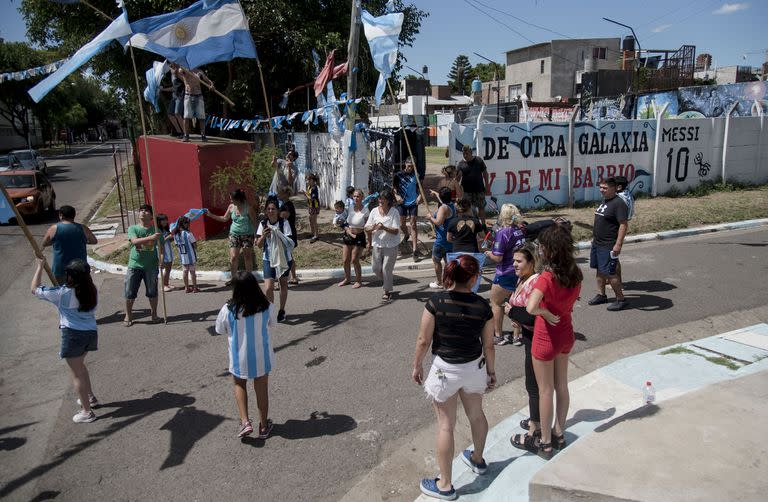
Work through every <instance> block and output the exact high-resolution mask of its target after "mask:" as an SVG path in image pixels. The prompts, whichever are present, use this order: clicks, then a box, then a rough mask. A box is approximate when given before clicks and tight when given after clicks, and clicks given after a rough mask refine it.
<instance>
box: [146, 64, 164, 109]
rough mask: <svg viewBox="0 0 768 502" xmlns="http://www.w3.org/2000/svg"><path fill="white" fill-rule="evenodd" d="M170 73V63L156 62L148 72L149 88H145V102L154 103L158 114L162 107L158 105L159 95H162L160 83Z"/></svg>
mask: <svg viewBox="0 0 768 502" xmlns="http://www.w3.org/2000/svg"><path fill="white" fill-rule="evenodd" d="M167 71H168V61H163V62H162V63H161V62H160V61H155V62H154V63H152V68H150V69H149V70H147V73H146V74H145V76H146V77H147V87H145V88H144V100H145V101H149V102H150V103H152V106H153V107H154V108H155V111H156V112H157V113H160V105H158V104H157V95H158V94H159V93H160V82H161V81H162V80H163V75H165V73H166V72H167Z"/></svg>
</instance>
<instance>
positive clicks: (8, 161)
mask: <svg viewBox="0 0 768 502" xmlns="http://www.w3.org/2000/svg"><path fill="white" fill-rule="evenodd" d="M19 167H21V161H20V160H19V159H18V157H16V156H15V155H14V154H12V153H9V154H6V155H0V171H7V170H8V169H18V168H19Z"/></svg>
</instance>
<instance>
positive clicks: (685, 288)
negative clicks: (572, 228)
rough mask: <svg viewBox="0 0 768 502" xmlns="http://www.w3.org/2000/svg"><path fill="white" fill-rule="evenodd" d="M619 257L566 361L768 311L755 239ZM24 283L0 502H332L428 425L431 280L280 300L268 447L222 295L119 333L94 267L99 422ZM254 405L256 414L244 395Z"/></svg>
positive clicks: (171, 298) (766, 270)
mask: <svg viewBox="0 0 768 502" xmlns="http://www.w3.org/2000/svg"><path fill="white" fill-rule="evenodd" d="M580 260H581V261H582V263H585V262H586V254H585V253H584V252H582V254H581V255H580ZM623 263H624V274H625V278H626V280H627V281H628V284H627V285H628V288H627V289H628V291H627V296H628V298H629V299H630V301H631V302H632V305H633V308H632V309H631V310H628V311H625V312H622V313H609V312H607V311H606V310H605V308H604V307H588V306H586V305H585V301H582V302H579V304H578V305H577V308H576V310H575V314H574V321H575V324H576V328H577V331H578V332H579V333H581V336H580V337H579V338H580V341H578V342H577V345H576V348H575V350H576V351H582V350H584V349H586V348H589V347H596V346H600V345H603V344H607V343H609V342H613V341H616V340H621V339H623V338H625V337H632V336H635V335H639V334H642V333H646V332H650V331H653V330H656V329H660V328H664V327H670V326H675V325H677V324H679V323H683V322H686V321H691V320H697V319H702V318H705V317H708V316H713V315H717V314H721V313H726V312H732V311H735V310H741V309H748V308H752V307H757V306H763V305H766V304H768V288H765V284H764V282H765V281H764V278H765V277H766V275H768V229H758V230H751V231H738V232H737V231H734V232H725V233H719V234H708V235H705V236H699V237H693V238H684V239H676V240H670V241H661V242H650V243H642V244H636V245H629V246H627V247H626V248H625V252H624V254H623ZM30 274H31V270H29V268H27V269H24V270H20V274H19V277H18V278H17V279H16V280H15V281H14V282H13V284H12V285H11V287H10V288H9V289H8V291H7V292H6V293H5V294H3V295H2V296H1V297H0V301H2V305H3V314H2V330H3V332H4V333H6V335H5V336H3V337H2V338H0V354H2V356H1V357H2V368H0V378H2V380H1V381H2V384H1V387H0V406H1V407H2V409H4V410H8V411H5V412H4V413H3V415H2V417H0V440H3V441H5V440H6V439H8V438H10V439H12V441H9V442H8V444H9V445H10V447H8V448H5V451H0V458H1V459H2V461H0V482H1V484H0V486H2V487H1V488H0V497H4V496H7V497H9V498H10V499H11V500H30V499H31V498H33V497H35V496H40V495H41V494H43V495H44V496H48V497H53V496H58V497H57V499H58V500H73V499H75V498H91V499H95V498H104V497H113V498H114V497H116V498H120V499H142V498H149V497H158V496H162V497H163V498H166V499H171V500H177V499H178V500H182V499H184V500H186V499H190V498H194V499H200V500H208V499H213V498H219V499H220V498H224V499H227V500H245V499H252V498H253V497H254V495H256V496H258V498H259V499H260V500H277V499H286V500H306V499H319V500H338V499H339V498H340V497H341V496H342V495H343V494H344V493H346V491H347V490H348V489H349V488H350V487H352V486H353V485H354V484H355V482H356V481H357V480H358V479H360V477H361V476H363V475H364V474H365V473H366V472H367V471H369V470H370V469H371V468H372V467H374V466H375V465H377V464H378V463H379V462H380V461H381V460H383V459H384V458H386V456H387V454H388V452H390V451H391V450H392V448H393V447H394V446H395V445H396V444H397V443H398V442H402V439H403V438H404V437H406V436H408V435H409V434H412V433H414V432H415V431H418V430H420V429H422V428H423V427H425V426H426V425H428V424H431V423H432V421H433V416H432V410H431V408H430V406H429V404H428V402H427V401H426V399H425V398H424V394H423V393H422V392H421V391H420V389H419V388H418V387H416V386H415V385H414V384H412V383H411V382H410V369H409V366H410V361H411V358H412V353H413V346H414V340H415V334H416V327H417V326H416V324H417V322H418V319H419V316H420V312H421V310H422V308H423V302H424V301H425V299H426V298H427V297H428V296H429V291H428V289H427V284H428V282H429V280H430V277H429V276H428V275H423V274H422V275H421V276H420V277H417V276H410V277H407V278H406V277H401V278H399V280H398V281H397V283H396V289H397V290H398V291H399V292H400V295H399V298H398V299H397V300H396V301H394V302H392V303H391V304H389V305H381V304H380V303H379V296H380V288H379V287H378V286H376V285H373V286H371V287H365V288H363V289H361V290H351V289H349V288H343V289H340V288H337V287H336V286H335V285H332V284H318V283H308V284H306V285H302V286H300V287H299V288H298V289H296V290H292V291H291V293H290V296H289V305H288V322H287V323H286V324H284V325H280V326H279V327H278V328H277V329H276V331H275V333H274V345H275V347H276V351H277V354H276V361H277V364H276V369H275V370H274V372H273V375H272V381H271V397H272V403H271V405H272V407H271V413H270V414H271V416H272V418H273V419H274V421H275V424H276V426H275V430H274V437H272V438H270V439H269V440H267V441H266V442H260V441H256V440H251V441H248V442H245V443H241V442H240V441H238V440H236V439H235V437H234V436H235V432H236V424H237V414H236V408H235V403H234V399H233V397H232V390H231V382H230V379H229V378H228V377H227V371H226V368H227V356H226V340H224V339H222V338H221V337H218V336H214V335H213V333H212V332H211V329H210V328H211V325H212V321H213V319H214V318H215V315H216V313H217V312H218V310H219V308H220V306H221V305H222V304H223V303H224V301H225V300H226V298H227V296H226V291H225V290H224V288H222V287H221V285H219V284H208V285H204V287H205V292H203V293H201V294H196V295H186V294H184V293H182V292H174V293H172V294H169V295H168V308H169V320H170V324H169V325H167V326H151V325H148V324H144V323H142V322H141V321H142V319H139V321H140V322H139V323H137V324H136V325H134V326H133V327H132V328H129V329H126V328H123V327H122V325H121V323H120V319H121V317H122V314H121V312H120V310H121V303H122V300H121V298H120V294H121V291H122V279H121V278H120V277H117V276H111V275H107V274H99V275H98V276H97V278H98V285H99V287H100V291H101V302H100V307H99V314H98V316H99V322H100V340H99V343H100V350H99V351H98V352H97V353H96V354H94V355H93V356H92V357H91V358H90V359H91V363H90V367H91V371H92V375H93V381H94V389H95V391H96V393H97V395H98V396H99V398H100V399H101V400H102V402H104V403H105V406H104V408H103V409H101V410H99V411H98V414H99V416H100V419H99V420H98V421H96V422H95V423H93V424H91V425H75V424H73V423H72V422H71V416H72V414H73V413H74V412H75V410H76V406H75V404H74V394H73V392H72V390H71V388H70V385H69V383H68V381H67V375H66V370H65V367H64V365H63V363H61V362H60V361H59V360H58V359H57V357H56V349H57V345H58V341H57V334H56V330H55V323H56V321H55V319H56V316H55V313H54V311H53V310H52V309H51V308H50V307H49V306H48V305H45V304H42V303H40V302H30V301H29V300H28V296H27V293H26V288H27V283H28V280H29V276H30ZM587 275H589V274H588V273H587ZM592 282H593V281H592V280H591V279H587V280H586V282H585V285H584V291H583V293H582V298H584V300H586V299H587V298H589V297H590V296H591V295H592V293H593V284H592ZM484 289H487V287H486V288H484ZM146 306H147V305H146V301H145V300H144V299H143V298H140V299H139V300H138V301H137V307H138V308H146ZM142 315H148V312H146V311H145V312H144V313H143V314H142ZM497 353H498V363H497V372H498V374H499V378H500V381H501V382H509V381H511V380H512V379H515V378H517V377H519V376H520V375H521V366H522V354H521V349H519V348H516V347H501V348H500V349H499V350H498V352H497ZM251 410H252V416H256V412H255V402H252V403H251ZM513 411H515V410H512V409H510V413H512V412H513ZM413 486H415V483H414V484H413Z"/></svg>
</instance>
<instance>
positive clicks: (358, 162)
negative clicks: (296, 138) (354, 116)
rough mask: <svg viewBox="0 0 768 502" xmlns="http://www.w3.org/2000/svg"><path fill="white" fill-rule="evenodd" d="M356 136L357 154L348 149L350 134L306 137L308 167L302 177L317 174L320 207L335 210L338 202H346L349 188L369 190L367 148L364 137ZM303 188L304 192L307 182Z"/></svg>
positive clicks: (317, 134)
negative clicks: (334, 205) (335, 203)
mask: <svg viewBox="0 0 768 502" xmlns="http://www.w3.org/2000/svg"><path fill="white" fill-rule="evenodd" d="M356 135H357V136H356V141H355V151H354V152H353V151H350V149H349V144H350V141H351V138H352V133H351V132H350V131H346V132H345V133H344V135H343V136H339V137H335V136H333V135H331V134H328V133H310V134H308V135H307V136H308V141H307V142H306V149H307V150H308V151H307V165H306V170H305V171H304V172H303V173H302V174H306V172H308V171H311V172H313V173H315V174H317V176H318V178H319V179H320V183H319V193H320V204H321V205H322V206H323V207H325V208H332V207H333V203H334V202H335V201H337V200H342V201H343V200H344V199H345V198H346V189H347V187H348V186H349V185H354V186H355V187H359V188H362V189H364V190H365V191H367V190H368V171H369V169H368V145H367V144H366V142H365V138H364V137H363V134H362V133H356ZM301 186H302V188H304V180H302V181H301Z"/></svg>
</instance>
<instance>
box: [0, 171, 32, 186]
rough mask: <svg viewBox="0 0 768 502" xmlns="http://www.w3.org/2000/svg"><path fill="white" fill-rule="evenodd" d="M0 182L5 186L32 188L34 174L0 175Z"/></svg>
mask: <svg viewBox="0 0 768 502" xmlns="http://www.w3.org/2000/svg"><path fill="white" fill-rule="evenodd" d="M0 183H2V184H3V186H5V188H34V187H35V176H34V175H32V174H14V175H12V176H0Z"/></svg>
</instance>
